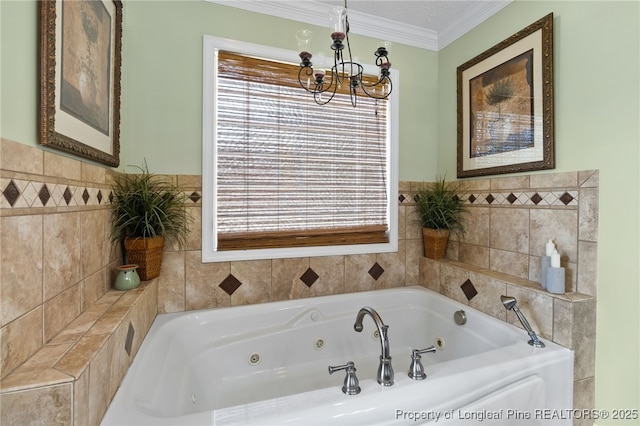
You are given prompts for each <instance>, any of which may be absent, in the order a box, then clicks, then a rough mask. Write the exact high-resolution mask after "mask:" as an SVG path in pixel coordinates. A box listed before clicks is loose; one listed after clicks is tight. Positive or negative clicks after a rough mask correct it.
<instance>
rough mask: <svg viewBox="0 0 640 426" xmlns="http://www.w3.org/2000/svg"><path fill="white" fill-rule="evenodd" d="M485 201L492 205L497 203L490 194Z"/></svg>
mask: <svg viewBox="0 0 640 426" xmlns="http://www.w3.org/2000/svg"><path fill="white" fill-rule="evenodd" d="M485 200H487V203H489V204H491V203H493V202H494V201H495V198H494V196H493V195H491V194H489V195H487V196H486V198H485Z"/></svg>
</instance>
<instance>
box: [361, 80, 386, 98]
mask: <svg viewBox="0 0 640 426" xmlns="http://www.w3.org/2000/svg"><path fill="white" fill-rule="evenodd" d="M384 81H386V82H387V83H388V84H389V92H387V94H386V95H384V96H378V95H376V94H375V93H373V92H369V91H368V90H367V88H369V89H375V88H376V87H378V86H380V87H382V86H383V82H384ZM360 87H362V91H363V92H364V94H365V95H367V96H368V97H370V98H374V99H387V98H388V97H389V95H390V94H391V92H392V91H393V82H392V81H391V79H390V78H389V77H386V76H385V77H381V78H380V79H379V80H378V81H376V82H375V83H373V84H364V83H362V84H361V85H360Z"/></svg>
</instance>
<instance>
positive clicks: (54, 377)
mask: <svg viewBox="0 0 640 426" xmlns="http://www.w3.org/2000/svg"><path fill="white" fill-rule="evenodd" d="M72 381H73V377H71V376H69V375H67V374H64V373H61V372H59V371H57V370H54V369H53V368H41V369H35V370H26V371H17V370H16V371H14V372H13V373H11V374H9V375H8V376H7V377H5V378H3V379H2V392H3V393H4V392H18V391H26V390H29V389H34V388H42V387H45V386H53V385H59V384H62V383H70V382H72ZM0 424H2V425H4V423H0Z"/></svg>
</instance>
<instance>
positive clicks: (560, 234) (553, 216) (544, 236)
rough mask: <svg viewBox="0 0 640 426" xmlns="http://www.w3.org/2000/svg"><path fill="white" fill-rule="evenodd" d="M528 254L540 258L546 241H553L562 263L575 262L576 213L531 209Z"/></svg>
mask: <svg viewBox="0 0 640 426" xmlns="http://www.w3.org/2000/svg"><path fill="white" fill-rule="evenodd" d="M529 239H530V241H531V246H530V250H529V253H530V254H532V255H534V256H542V255H543V254H544V252H545V246H546V244H547V241H549V240H553V242H554V243H555V245H556V248H557V249H558V253H560V258H561V259H562V260H563V261H564V262H573V263H575V262H576V261H577V254H578V250H577V248H578V212H577V211H575V210H560V209H531V234H530V236H529Z"/></svg>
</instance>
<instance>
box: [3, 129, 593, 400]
mask: <svg viewBox="0 0 640 426" xmlns="http://www.w3.org/2000/svg"><path fill="white" fill-rule="evenodd" d="M0 143H1V145H0V148H1V149H2V151H1V157H0V158H1V161H2V162H1V164H0V191H2V194H0V221H1V224H0V225H1V228H0V229H1V231H2V232H1V235H0V244H1V246H0V248H1V253H2V267H1V273H0V291H2V298H1V302H0V327H1V328H0V332H1V333H2V334H1V338H2V339H1V341H2V348H1V349H2V350H1V353H2V373H1V377H5V376H7V374H9V373H10V372H11V371H13V370H15V369H16V368H18V367H19V366H21V365H22V364H23V363H24V362H25V361H27V360H28V359H29V358H30V357H32V356H33V355H34V354H35V353H36V352H38V351H39V350H40V349H41V348H42V347H43V345H45V344H47V343H50V342H52V340H53V339H54V338H56V335H58V334H59V333H60V331H61V330H65V329H66V328H68V327H70V326H71V325H72V322H73V321H74V320H75V319H76V318H77V317H78V316H80V315H81V314H82V313H84V312H86V311H87V310H88V309H89V308H90V307H91V306H92V304H94V303H95V302H96V301H98V300H99V299H101V298H103V297H106V296H108V294H109V293H108V289H109V288H110V286H111V283H112V282H113V279H114V277H115V266H116V265H118V264H119V263H120V255H119V252H118V250H117V249H116V248H114V247H112V245H111V244H110V243H109V238H108V232H109V209H108V204H109V194H110V193H109V188H110V182H111V181H112V173H113V172H111V171H110V170H109V169H105V168H102V167H99V166H93V165H90V164H87V163H84V162H82V161H78V160H73V159H69V158H67V157H64V156H59V155H56V154H54V153H51V152H48V151H42V150H40V149H37V148H33V147H29V146H25V145H22V144H19V143H15V142H12V141H8V140H2V141H1V142H0ZM167 178H170V179H175V182H176V183H178V184H179V185H181V186H182V188H183V189H184V190H185V191H186V192H187V194H188V195H189V196H190V203H189V205H188V207H187V208H188V209H189V210H190V212H191V214H192V216H193V217H194V219H195V223H194V225H193V228H192V232H191V235H190V236H189V238H188V241H187V245H186V246H185V247H183V248H180V247H178V246H177V245H176V244H174V243H172V242H171V241H168V242H167V245H166V247H165V254H164V259H163V267H162V268H163V269H162V273H161V275H160V277H159V278H158V280H157V312H158V313H165V312H178V311H187V310H195V309H204V308H214V307H225V306H234V305H243V304H252V303H261V302H267V301H276V300H285V299H295V298H302V297H311V296H321V295H330V294H340V293H348V292H355V291H365V290H374V289H381V288H389V287H396V286H404V285H413V284H422V285H424V286H426V287H429V288H432V289H434V290H436V291H438V292H440V293H443V294H445V295H447V296H449V297H452V298H454V299H456V300H459V301H461V302H462V303H465V304H468V305H470V306H473V307H475V308H478V309H480V310H483V311H485V312H487V313H489V314H491V315H493V316H495V317H498V318H500V319H502V320H506V321H509V322H513V323H516V322H517V321H516V320H515V318H514V317H512V316H511V313H509V315H507V313H506V311H505V310H504V308H503V307H502V306H501V305H500V304H499V295H500V294H511V295H514V296H515V297H517V298H518V304H519V306H520V307H521V309H522V311H523V312H524V313H525V315H527V318H528V319H529V321H530V322H531V323H532V325H533V327H534V329H536V330H537V331H539V332H540V335H541V336H543V337H544V338H547V339H550V340H553V341H556V342H558V343H560V344H563V345H565V346H567V347H570V348H574V349H576V378H577V381H576V384H575V388H576V391H578V390H580V391H581V392H580V393H579V395H580V396H579V398H578V399H577V400H576V404H577V405H576V406H578V405H579V406H583V407H590V406H593V375H594V373H593V371H594V368H593V351H594V348H595V295H596V278H595V277H596V270H595V265H596V255H597V217H598V214H597V212H598V173H597V171H587V172H572V173H548V174H539V175H530V176H519V177H506V178H494V179H478V180H469V181H465V183H464V185H465V186H464V189H463V194H464V195H463V198H464V200H465V202H466V203H467V204H468V206H469V226H468V232H467V234H466V236H465V238H464V240H462V241H453V242H452V243H451V244H450V245H449V248H448V252H447V259H445V260H443V261H431V260H429V259H426V258H424V257H423V256H422V254H423V252H422V240H421V232H420V224H419V223H418V221H417V215H416V209H415V204H414V202H413V196H414V195H415V191H416V190H417V189H418V188H419V187H420V185H422V183H419V182H401V183H400V187H399V194H400V195H399V203H398V220H399V249H398V252H397V253H379V254H366V255H348V256H327V257H310V258H309V257H307V258H294V259H273V260H256V261H241V262H221V263H207V264H203V263H202V262H201V251H200V245H201V237H200V227H201V212H200V209H201V200H200V194H201V181H200V179H201V178H200V176H191V175H179V176H169V177H167ZM550 238H552V239H554V241H555V242H556V245H557V246H558V249H559V251H560V252H561V254H562V262H563V266H565V267H566V268H567V283H568V286H567V292H568V293H567V294H565V295H559V296H556V295H551V294H549V293H547V292H546V291H544V290H542V289H541V288H540V286H539V285H538V284H537V281H538V278H539V266H538V265H539V262H540V261H539V257H540V255H541V254H542V252H543V250H544V243H545V242H546V241H547V240H548V239H550ZM467 280H469V281H470V282H471V285H472V286H473V287H474V288H475V290H476V291H477V294H476V295H475V296H474V297H473V298H471V299H469V298H467V296H465V293H464V292H463V291H462V289H461V288H460V285H461V284H462V283H464V282H465V281H467ZM154 291H155V290H154ZM516 325H517V324H516ZM577 395H578V394H577Z"/></svg>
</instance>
